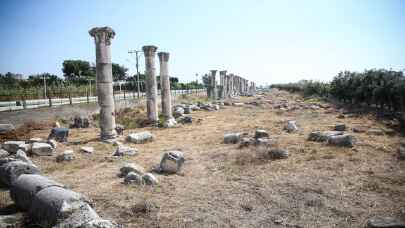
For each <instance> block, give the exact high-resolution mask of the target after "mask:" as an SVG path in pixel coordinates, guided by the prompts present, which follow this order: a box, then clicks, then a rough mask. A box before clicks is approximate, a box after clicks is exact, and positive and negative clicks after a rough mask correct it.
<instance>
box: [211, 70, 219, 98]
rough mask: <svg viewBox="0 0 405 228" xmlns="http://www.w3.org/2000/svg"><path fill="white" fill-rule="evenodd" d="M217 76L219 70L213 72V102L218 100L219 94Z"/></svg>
mask: <svg viewBox="0 0 405 228" xmlns="http://www.w3.org/2000/svg"><path fill="white" fill-rule="evenodd" d="M216 74H217V70H211V88H212V90H211V98H212V99H213V100H216V99H217V96H218V94H217V93H218V92H217V81H216V78H215V76H216Z"/></svg>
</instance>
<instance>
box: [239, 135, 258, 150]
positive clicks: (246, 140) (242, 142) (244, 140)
mask: <svg viewBox="0 0 405 228" xmlns="http://www.w3.org/2000/svg"><path fill="white" fill-rule="evenodd" d="M254 142H255V139H254V138H247V137H244V138H242V139H241V140H240V143H239V147H240V148H243V147H248V146H250V145H252V144H254Z"/></svg>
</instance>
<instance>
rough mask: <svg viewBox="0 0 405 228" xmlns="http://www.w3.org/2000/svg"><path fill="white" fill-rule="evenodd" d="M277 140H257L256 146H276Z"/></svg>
mask: <svg viewBox="0 0 405 228" xmlns="http://www.w3.org/2000/svg"><path fill="white" fill-rule="evenodd" d="M275 145H277V140H275V139H269V138H259V139H256V140H255V146H275Z"/></svg>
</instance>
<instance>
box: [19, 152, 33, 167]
mask: <svg viewBox="0 0 405 228" xmlns="http://www.w3.org/2000/svg"><path fill="white" fill-rule="evenodd" d="M15 158H16V159H18V160H21V161H23V162H27V163H29V164H32V161H31V159H29V158H28V156H27V154H26V153H25V152H24V151H22V150H18V151H17V153H16V154H15Z"/></svg>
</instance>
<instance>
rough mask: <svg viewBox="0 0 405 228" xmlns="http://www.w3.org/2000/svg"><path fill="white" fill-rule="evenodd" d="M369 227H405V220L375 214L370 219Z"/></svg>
mask: <svg viewBox="0 0 405 228" xmlns="http://www.w3.org/2000/svg"><path fill="white" fill-rule="evenodd" d="M367 228H405V222H404V221H402V220H400V219H398V218H394V217H383V216H375V217H372V218H369V219H368V221H367Z"/></svg>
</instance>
